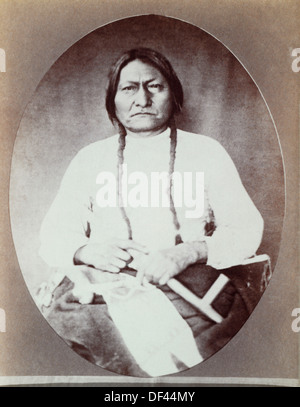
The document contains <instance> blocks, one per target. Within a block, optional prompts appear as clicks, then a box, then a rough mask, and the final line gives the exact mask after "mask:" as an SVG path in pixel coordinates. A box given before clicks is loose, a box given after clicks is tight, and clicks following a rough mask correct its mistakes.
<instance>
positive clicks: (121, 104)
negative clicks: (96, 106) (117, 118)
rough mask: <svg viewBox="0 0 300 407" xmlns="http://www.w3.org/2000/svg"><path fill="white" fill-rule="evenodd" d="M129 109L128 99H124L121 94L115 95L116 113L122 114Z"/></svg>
mask: <svg viewBox="0 0 300 407" xmlns="http://www.w3.org/2000/svg"><path fill="white" fill-rule="evenodd" d="M128 109H129V103H128V100H125V99H124V98H122V97H121V96H116V97H115V111H116V113H117V114H124V113H126V111H128Z"/></svg>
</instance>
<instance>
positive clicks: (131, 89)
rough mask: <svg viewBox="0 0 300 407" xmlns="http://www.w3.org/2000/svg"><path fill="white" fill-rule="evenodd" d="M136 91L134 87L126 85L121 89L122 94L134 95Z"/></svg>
mask: <svg viewBox="0 0 300 407" xmlns="http://www.w3.org/2000/svg"><path fill="white" fill-rule="evenodd" d="M135 91H136V86H135V85H127V86H123V87H122V92H124V93H129V94H130V93H134V92H135Z"/></svg>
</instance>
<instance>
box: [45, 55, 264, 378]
mask: <svg viewBox="0 0 300 407" xmlns="http://www.w3.org/2000/svg"><path fill="white" fill-rule="evenodd" d="M182 104H183V91H182V86H181V83H180V81H179V79H178V77H177V75H176V73H175V72H174V70H173V68H172V66H171V65H170V63H169V61H168V60H166V58H165V57H164V56H163V55H161V54H160V53H158V52H156V51H154V50H151V49H147V48H140V49H134V50H131V51H128V52H126V53H124V54H123V55H122V56H121V57H120V58H119V59H118V61H117V62H116V63H115V64H114V66H113V67H112V69H111V72H110V77H109V84H108V89H107V95H106V108H107V111H108V115H109V117H110V119H111V121H112V122H113V124H114V125H115V126H116V127H117V128H118V134H117V135H116V136H113V137H109V138H106V139H104V140H101V141H98V142H96V143H93V144H91V145H88V146H87V147H85V148H83V149H82V150H81V151H80V152H79V153H78V154H77V155H76V157H75V158H74V159H73V161H72V162H71V164H70V166H69V168H68V170H67V172H66V174H65V176H64V178H63V180H62V183H61V187H60V190H59V192H58V194H57V196H56V198H55V200H54V202H53V204H52V206H51V208H50V210H49V212H48V214H47V216H46V218H45V220H44V222H43V225H42V228H41V249H40V255H41V256H42V258H43V259H44V260H45V261H46V262H47V263H48V264H49V265H50V266H51V267H55V268H59V269H60V270H71V271H72V272H66V273H65V274H66V275H67V276H68V278H66V279H64V280H63V281H62V283H61V284H60V285H59V287H57V288H56V290H55V292H54V297H53V301H52V303H51V306H50V308H49V309H48V311H47V318H48V320H49V322H50V323H51V325H52V326H53V327H54V329H55V330H56V331H57V332H58V333H59V334H60V335H61V336H62V337H63V338H64V339H65V340H66V341H67V342H68V343H69V344H70V345H71V346H72V347H73V348H74V349H75V350H76V351H77V352H79V353H80V354H82V355H83V356H84V357H86V358H87V359H89V360H90V361H92V362H94V363H96V364H97V365H99V366H101V367H104V368H107V369H109V370H112V371H114V372H116V373H121V374H130V375H136V376H147V375H150V376H155V375H160V374H168V373H174V372H176V371H180V370H183V369H185V368H187V367H191V366H193V365H195V364H197V363H199V362H200V361H202V360H203V359H205V358H206V357H208V356H210V355H211V354H212V353H213V352H215V351H216V350H217V349H219V348H220V347H221V346H223V345H224V344H225V343H226V342H227V341H228V340H229V339H230V337H232V336H233V335H234V334H235V333H236V332H237V330H238V329H239V328H240V327H241V326H242V324H243V322H244V321H245V320H246V318H247V316H248V315H249V312H248V311H249V310H247V307H246V305H245V302H244V301H243V299H242V298H241V296H240V294H239V292H238V290H237V289H236V288H235V287H233V285H232V284H227V285H226V287H225V288H224V292H223V293H222V296H223V297H222V296H221V297H222V298H223V300H222V301H223V303H222V304H221V305H220V307H221V308H220V313H222V312H223V314H224V315H225V320H224V321H223V322H222V323H221V324H218V323H216V321H212V320H211V319H210V318H209V317H208V316H207V315H204V314H203V313H201V312H200V311H196V310H195V307H193V306H191V305H190V304H188V302H186V301H185V300H184V299H183V298H182V297H181V296H180V295H178V294H176V293H174V291H173V290H172V289H171V288H170V287H171V284H170V281H174V279H176V280H177V281H182V282H183V283H185V284H187V285H189V286H190V287H192V288H194V290H193V291H194V292H196V294H198V295H200V294H201V291H202V295H204V292H203V289H204V288H205V289H206V290H207V289H208V288H209V287H210V285H211V284H212V283H213V282H214V281H215V280H216V279H217V277H218V276H219V274H220V272H218V270H221V269H226V268H229V267H233V266H237V265H239V264H241V263H242V262H243V261H244V260H245V259H247V258H250V257H252V256H254V255H255V254H256V251H257V249H258V247H259V245H260V243H261V238H262V232H263V220H262V217H261V215H260V214H259V212H258V210H257V209H256V207H255V206H254V204H253V202H252V201H251V199H250V197H249V196H248V194H247V192H246V190H245V188H244V186H243V185H242V182H241V180H240V177H239V175H238V172H237V170H236V168H235V166H234V164H233V162H232V160H231V158H230V157H229V156H228V154H227V153H226V151H225V150H224V148H223V147H222V146H221V145H220V144H219V143H218V142H217V141H215V140H213V139H211V138H209V137H206V136H203V135H197V134H192V133H189V132H186V131H183V130H179V129H177V128H176V125H175V115H176V114H177V113H179V112H180V111H181V108H182ZM157 174H160V175H162V177H161V178H157V177H156V178H155V177H154V175H157ZM187 174H189V175H190V177H188V175H187ZM154 180H155V181H154ZM157 180H160V181H161V183H158V182H157ZM178 180H179V181H181V183H180V182H178ZM193 180H195V182H193ZM138 181H139V183H138ZM165 181H166V183H165ZM161 185H162V188H161V190H160V191H159V192H160V194H159V195H156V198H157V197H158V198H157V199H156V198H155V193H156V194H157V193H158V188H159V186H161ZM192 205H193V207H192ZM77 272H78V273H82V275H84V278H85V279H88V281H89V282H90V283H91V284H90V291H91V293H92V294H93V295H90V296H88V300H87V299H86V298H85V300H83V297H82V296H81V293H80V290H78V285H77V289H76V291H73V288H74V283H76V281H77V280H76V279H77V278H78V276H79V274H78V275H77V276H76V273H77ZM124 276H127V277H124ZM82 281H85V280H82ZM120 283H121V285H120ZM93 284H94V287H93ZM106 284H110V285H108V286H107V285H106ZM101 287H102V288H101ZM105 287H110V288H111V291H110V290H109V289H108V290H106V289H105ZM122 287H123V288H124V289H125V291H124V292H123V293H125V294H126V295H125V297H124V298H126V300H124V299H123V300H122V299H121V297H122V296H120V290H121V289H122ZM98 288H99V289H98ZM82 289H83V287H82ZM205 289H204V291H205ZM132 290H133V291H132ZM121 291H122V290H121ZM133 292H134V294H133ZM75 294H76V295H75ZM129 294H130V295H129ZM129 298H130V300H129ZM80 301H81V303H82V304H81V303H80ZM124 301H125V302H124ZM222 301H221V302H222ZM125 309H126V312H124V310H125ZM229 311H230V312H229ZM233 311H237V312H233ZM168 315H169V316H170V317H169V318H168ZM226 315H227V316H228V315H229V316H230V318H226ZM168 319H169V321H168ZM130 321H134V323H135V324H131V322H130ZM162 321H164V323H163V324H162ZM147 324H149V325H147ZM147 326H148V328H147ZM149 326H151V329H150V328H149ZM129 327H130V328H129ZM228 327H229V328H228ZM216 332H217V334H215V333H216ZM178 333H182V335H179V334H178ZM164 337H165V338H168V339H166V340H165V341H164V339H163V338H164ZM174 337H177V340H176V339H175V338H174ZM179 337H180V339H178V338H179ZM212 338H214V339H212ZM141 342H142V343H143V346H142V345H141ZM148 342H149V343H148ZM147 343H148V345H147ZM155 343H157V344H159V345H158V346H154V345H155ZM140 345H141V346H140ZM147 346H148V347H147ZM150 348H151V349H152V351H150V350H149V349H150ZM154 348H155V349H156V350H155V352H156V356H155V355H154V350H153V349H154ZM180 348H181V349H182V350H180ZM163 349H164V350H163ZM187 349H189V352H187ZM164 358H165V359H164ZM150 360H151V363H150ZM160 363H161V366H162V365H164V366H165V367H161V366H159V364H160ZM150 365H151V366H150Z"/></svg>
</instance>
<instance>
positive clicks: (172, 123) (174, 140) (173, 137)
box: [169, 117, 182, 245]
mask: <svg viewBox="0 0 300 407" xmlns="http://www.w3.org/2000/svg"><path fill="white" fill-rule="evenodd" d="M169 125H170V128H171V133H170V162H169V179H170V184H169V199H170V211H171V213H172V216H173V224H174V226H175V229H176V232H177V233H176V236H175V244H176V245H177V244H180V243H182V238H181V235H180V232H179V231H180V223H179V221H178V217H177V212H176V208H175V205H174V200H173V193H172V192H173V176H172V175H173V173H174V167H175V159H176V147H177V128H176V124H175V120H174V117H172V118H171V119H170V121H169Z"/></svg>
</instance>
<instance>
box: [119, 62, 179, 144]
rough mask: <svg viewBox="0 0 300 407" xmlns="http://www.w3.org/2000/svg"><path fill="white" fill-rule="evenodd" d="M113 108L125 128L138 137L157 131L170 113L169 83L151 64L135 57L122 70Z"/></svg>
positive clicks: (166, 122) (165, 124)
mask: <svg viewBox="0 0 300 407" xmlns="http://www.w3.org/2000/svg"><path fill="white" fill-rule="evenodd" d="M115 108H116V116H117V118H118V119H119V121H120V122H121V123H122V124H123V126H124V127H125V129H126V130H127V131H129V132H131V133H136V134H137V135H140V136H149V135H155V134H159V133H160V132H161V131H163V130H165V128H166V127H167V124H168V120H169V118H170V116H171V113H172V96H171V91H170V87H169V85H168V82H167V81H166V79H165V77H164V76H163V75H162V74H161V73H160V72H159V71H158V70H157V69H156V68H154V67H153V66H151V65H149V64H147V63H144V62H142V61H140V60H134V61H132V62H130V63H128V65H126V66H125V67H124V68H123V69H122V71H121V74H120V80H119V84H118V88H117V92H116V96H115Z"/></svg>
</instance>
